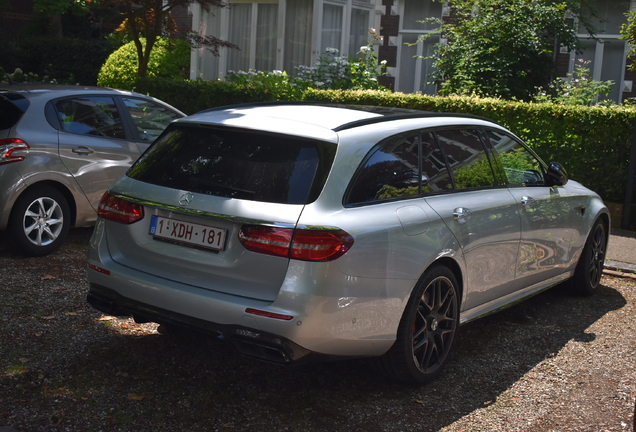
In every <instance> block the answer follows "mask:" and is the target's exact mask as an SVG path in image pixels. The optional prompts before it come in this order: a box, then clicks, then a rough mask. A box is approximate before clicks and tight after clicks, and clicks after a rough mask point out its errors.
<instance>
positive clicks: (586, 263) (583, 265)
mask: <svg viewBox="0 0 636 432" xmlns="http://www.w3.org/2000/svg"><path fill="white" fill-rule="evenodd" d="M606 252H607V227H606V226H605V224H604V223H603V222H602V221H600V220H597V221H596V222H595V223H594V226H593V227H592V230H591V231H590V235H589V236H588V238H587V241H586V242H585V246H584V247H583V252H582V253H581V257H580V258H579V262H578V264H577V265H576V269H575V270H574V276H573V277H572V279H571V280H570V286H571V288H572V290H573V291H574V292H575V293H576V294H580V295H591V294H594V292H596V288H597V287H598V286H599V284H600V283H601V276H602V275H603V264H604V263H605V254H606Z"/></svg>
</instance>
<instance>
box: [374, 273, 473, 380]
mask: <svg viewBox="0 0 636 432" xmlns="http://www.w3.org/2000/svg"><path fill="white" fill-rule="evenodd" d="M459 301H460V299H459V290H458V285H457V280H456V278H455V275H454V274H453V272H452V271H450V269H448V268H447V267H444V266H435V267H431V268H430V269H429V270H427V272H426V273H425V274H424V276H423V277H422V279H421V280H420V281H419V282H418V284H417V285H416V287H415V289H414V290H413V293H412V294H411V298H410V299H409V302H408V303H407V305H406V308H405V310H404V314H403V316H402V319H401V320H400V325H399V327H398V331H397V337H396V340H395V343H394V344H393V346H392V347H391V349H390V350H389V351H388V352H387V353H386V354H384V356H382V357H380V358H378V359H377V361H376V364H377V365H378V366H379V368H380V369H381V370H382V371H383V372H385V373H386V374H388V375H389V376H391V377H392V378H395V379H398V380H400V381H404V382H408V383H414V382H415V383H420V384H426V383H428V382H431V381H433V380H435V379H436V378H437V377H438V376H439V375H440V373H441V372H442V369H443V368H444V366H445V365H446V363H447V362H448V358H449V354H450V352H451V350H452V348H453V345H454V343H455V339H456V336H457V329H458V327H459Z"/></svg>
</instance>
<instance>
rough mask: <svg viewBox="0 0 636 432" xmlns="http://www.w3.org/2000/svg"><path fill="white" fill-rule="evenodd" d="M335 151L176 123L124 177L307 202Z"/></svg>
mask: <svg viewBox="0 0 636 432" xmlns="http://www.w3.org/2000/svg"><path fill="white" fill-rule="evenodd" d="M335 150H336V145H335V144H331V143H325V142H320V141H314V140H308V139H301V138H298V137H291V136H285V135H277V134H262V133H254V132H250V131H244V130H235V129H226V128H216V127H199V126H190V125H184V124H175V125H172V126H170V129H168V131H167V133H166V134H165V135H163V136H162V137H161V138H160V139H159V140H158V141H156V142H155V143H154V144H153V145H152V146H151V148H150V149H149V150H148V151H147V152H146V153H144V154H143V156H142V157H141V158H140V159H139V160H138V161H137V162H136V163H135V165H133V167H132V168H131V169H130V171H129V172H128V176H130V177H131V178H134V179H136V180H140V181H143V182H147V183H152V184H156V185H158V186H166V187H170V188H173V189H183V190H188V191H191V192H197V193H204V194H209V195H215V196H220V197H226V198H239V199H246V200H252V201H263V202H271V203H283V204H307V203H309V202H312V201H314V200H315V199H316V198H317V197H318V195H319V194H320V191H321V190H322V186H323V185H324V183H325V180H326V178H327V174H328V172H329V169H330V168H331V164H332V162H333V157H334V155H335Z"/></svg>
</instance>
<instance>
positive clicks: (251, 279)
mask: <svg viewBox="0 0 636 432" xmlns="http://www.w3.org/2000/svg"><path fill="white" fill-rule="evenodd" d="M609 228H610V219H609V213H608V210H607V208H606V207H605V206H604V204H603V202H602V200H601V199H600V198H599V196H598V195H597V194H595V193H594V192H592V191H590V190H588V189H586V188H585V187H583V186H582V185H580V184H579V183H577V182H575V181H572V180H568V178H567V176H566V173H565V171H564V169H563V168H562V167H561V166H560V165H559V164H557V163H551V164H546V163H544V162H543V161H541V159H540V158H539V157H537V155H536V154H534V152H533V151H532V150H531V149H529V148H528V147H527V146H526V145H525V144H524V143H522V142H521V140H519V139H518V138H517V137H515V136H514V135H513V134H512V133H510V132H509V131H508V130H506V129H505V128H503V127H501V126H499V125H497V124H495V123H492V122H490V121H487V120H484V119H481V118H475V117H470V116H462V115H448V114H439V113H425V112H420V111H411V110H402V109H390V108H378V107H375V108H374V107H352V106H346V107H345V106H328V105H312V104H257V105H240V106H234V107H225V108H219V109H214V110H209V111H205V112H201V113H199V114H196V115H193V116H190V117H186V118H184V119H181V120H178V121H176V122H174V123H172V124H171V125H170V126H169V127H168V129H166V131H165V132H164V133H163V135H161V137H160V138H159V139H158V140H157V141H156V142H155V143H154V144H153V146H152V147H151V148H150V149H149V150H148V151H147V152H146V153H145V154H144V155H143V156H142V157H141V158H140V159H139V160H138V161H137V162H136V163H135V164H134V165H133V167H132V168H131V169H130V170H129V171H128V173H127V175H126V176H124V177H123V178H121V179H120V180H119V181H118V182H117V183H116V184H115V185H114V186H112V187H111V188H110V189H109V190H108V192H107V193H106V194H105V195H104V197H103V198H102V200H101V202H100V205H99V218H98V221H97V224H96V227H95V231H94V234H93V236H92V239H91V242H90V246H89V254H88V267H89V270H88V278H89V281H90V290H89V293H88V301H89V303H90V304H91V305H93V306H94V307H95V308H97V309H98V310H100V311H103V312H105V313H108V314H111V315H120V316H123V315H128V316H130V315H131V316H133V317H134V319H135V320H136V321H137V322H149V321H152V322H158V323H161V324H165V325H167V326H170V325H173V326H179V325H180V326H187V327H188V326H189V327H191V328H197V329H202V330H205V331H208V332H211V333H213V334H216V335H218V336H219V337H221V338H223V339H225V340H227V341H229V342H230V343H231V344H232V345H234V347H236V348H237V349H238V350H239V351H240V352H241V353H243V354H246V355H248V356H253V357H257V358H260V359H263V360H267V361H271V362H277V363H281V364H288V363H292V362H298V361H306V360H315V359H334V358H347V357H376V358H377V363H378V364H379V366H380V367H381V369H383V370H384V371H386V372H387V373H388V374H389V375H391V376H392V377H394V378H397V379H399V380H403V381H414V382H421V383H424V382H428V381H430V380H432V379H434V378H435V377H436V376H437V375H438V374H439V373H440V371H441V370H442V368H443V366H444V364H445V363H446V362H447V359H448V356H449V353H450V351H451V348H452V346H453V342H454V341H455V339H456V335H457V330H458V327H459V325H460V324H462V323H466V322H468V321H471V320H474V319H476V318H479V317H481V316H484V315H487V314H489V313H492V312H495V311H498V310H500V309H502V308H503V307H505V306H509V305H512V304H514V303H516V302H518V301H520V300H522V299H524V298H526V297H528V296H531V295H533V294H536V293H538V292H540V291H542V290H545V289H547V288H549V287H551V286H554V285H556V284H558V283H561V282H564V281H566V280H568V279H569V280H571V285H572V287H573V288H574V289H575V290H576V291H578V292H579V293H583V294H591V293H592V292H594V291H595V289H596V288H597V286H598V285H599V281H600V278H601V271H602V267H603V260H604V258H605V251H606V247H607V240H608V232H609Z"/></svg>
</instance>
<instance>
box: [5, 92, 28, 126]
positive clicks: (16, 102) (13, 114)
mask: <svg viewBox="0 0 636 432" xmlns="http://www.w3.org/2000/svg"><path fill="white" fill-rule="evenodd" d="M27 108H29V100H28V99H26V98H25V97H24V96H22V95H20V94H18V93H12V92H5V93H0V113H2V115H1V116H0V130H2V129H9V128H12V127H13V126H15V124H16V123H17V122H18V121H19V120H20V118H22V114H24V113H25V112H26V110H27Z"/></svg>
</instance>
